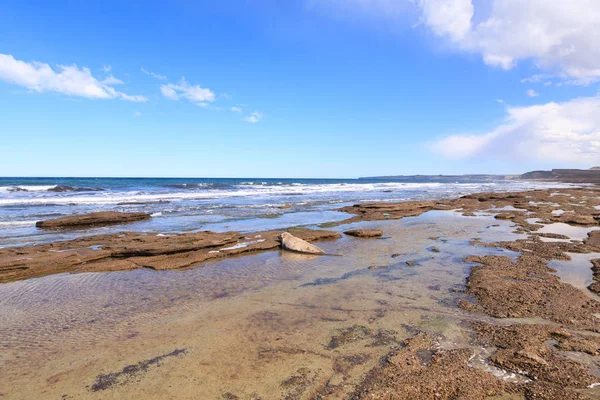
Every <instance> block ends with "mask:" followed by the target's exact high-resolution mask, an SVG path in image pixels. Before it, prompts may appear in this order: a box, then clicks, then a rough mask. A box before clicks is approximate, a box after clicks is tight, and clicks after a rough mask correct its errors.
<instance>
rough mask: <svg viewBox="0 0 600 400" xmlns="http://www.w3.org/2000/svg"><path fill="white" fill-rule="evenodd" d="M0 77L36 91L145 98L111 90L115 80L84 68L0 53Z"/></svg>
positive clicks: (139, 99) (80, 95) (73, 94)
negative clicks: (99, 77) (27, 59)
mask: <svg viewBox="0 0 600 400" xmlns="http://www.w3.org/2000/svg"><path fill="white" fill-rule="evenodd" d="M0 79H1V80H4V81H6V82H9V83H12V84H15V85H19V86H23V87H26V88H28V89H30V90H34V91H36V92H57V93H62V94H65V95H68V96H79V97H85V98H88V99H116V98H120V99H123V100H128V101H135V102H144V101H147V100H148V99H147V98H146V97H144V96H131V95H128V94H125V93H123V92H119V91H117V90H115V89H114V88H113V87H112V86H111V85H114V84H115V81H112V82H111V81H108V82H106V81H102V82H101V81H99V80H98V79H96V78H94V77H93V76H92V74H91V72H90V69H89V68H86V67H82V68H79V67H78V66H77V65H68V66H65V65H59V66H58V67H57V70H56V71H55V70H54V69H52V68H51V67H50V66H49V65H48V64H45V63H41V62H37V61H34V62H31V63H28V62H25V61H21V60H16V59H15V58H14V57H13V56H12V55H9V54H0ZM115 79H116V78H115ZM119 83H122V82H120V81H119Z"/></svg>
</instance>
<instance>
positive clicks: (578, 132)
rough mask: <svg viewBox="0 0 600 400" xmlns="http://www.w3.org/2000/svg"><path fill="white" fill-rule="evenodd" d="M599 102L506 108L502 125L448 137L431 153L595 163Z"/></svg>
mask: <svg viewBox="0 0 600 400" xmlns="http://www.w3.org/2000/svg"><path fill="white" fill-rule="evenodd" d="M598 110H600V97H598V96H597V97H583V98H578V99H574V100H571V101H567V102H564V103H554V102H550V103H546V104H540V105H534V106H528V107H509V108H507V116H506V118H505V120H504V122H503V123H502V124H500V125H499V126H497V127H496V128H495V129H493V130H491V131H489V132H484V133H482V134H475V135H472V134H469V135H465V134H458V135H451V136H448V137H446V138H444V139H442V140H440V141H438V142H436V143H435V144H433V145H432V150H433V151H435V152H437V153H439V154H442V155H443V156H445V157H447V158H449V159H466V158H486V159H489V158H504V159H508V160H511V161H525V160H527V161H538V162H543V163H546V164H549V163H553V162H554V163H558V162H563V163H569V164H571V165H579V166H589V165H596V164H598V163H599V162H600V112H598Z"/></svg>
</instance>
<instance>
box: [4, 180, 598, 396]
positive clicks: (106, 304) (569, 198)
mask: <svg viewBox="0 0 600 400" xmlns="http://www.w3.org/2000/svg"><path fill="white" fill-rule="evenodd" d="M599 206H600V190H597V189H595V188H581V189H576V188H572V189H550V190H536V191H526V192H513V193H483V194H475V195H467V196H464V197H461V198H457V199H449V200H439V201H425V202H421V201H419V202H402V203H390V202H386V203H360V204H359V205H357V206H350V207H344V208H342V209H341V210H340V211H339V212H346V213H347V218H346V219H345V220H342V221H339V222H335V223H328V224H326V225H325V226H324V227H323V231H320V230H318V229H315V230H307V229H306V230H298V229H296V230H291V231H292V232H294V233H295V234H297V235H300V236H301V235H305V236H304V237H305V238H307V239H309V240H316V242H315V244H317V245H318V246H319V247H321V248H322V249H323V250H324V251H326V253H328V254H332V255H335V256H330V255H326V256H320V257H319V256H310V255H303V254H295V253H290V252H284V251H282V250H279V249H278V248H277V244H276V241H275V239H273V235H274V234H275V233H273V232H262V233H257V234H256V235H253V237H249V236H248V235H247V234H245V235H239V234H237V235H236V234H222V233H221V234H208V233H205V234H203V236H202V237H196V238H195V239H194V240H196V241H194V240H188V239H190V237H187V236H185V235H193V234H183V235H184V236H183V238H185V240H182V237H181V236H172V237H160V239H161V243H160V245H157V244H156V242H155V240H150V241H148V240H149V239H148V240H140V237H139V236H140V235H139V234H127V233H121V234H115V235H105V236H88V237H85V238H82V239H78V240H73V241H67V242H56V243H53V244H44V245H39V246H34V247H30V246H28V247H20V248H19V247H9V248H5V249H2V250H0V251H1V252H2V253H1V254H2V256H1V257H0V259H1V260H2V264H1V266H0V278H2V280H3V282H5V283H3V284H2V285H1V286H0V307H2V310H3V312H2V313H1V314H0V315H1V318H2V321H1V324H0V326H1V333H2V334H1V337H2V343H1V345H2V348H3V352H2V354H3V355H2V362H3V364H4V366H5V367H4V368H3V371H4V372H3V375H4V379H3V380H2V386H1V388H0V393H2V396H3V397H4V398H7V399H24V398H63V399H86V398H90V399H104V398H107V399H108V398H142V397H143V398H155V399H168V398H171V399H176V398H177V399H182V398H183V399H198V398H202V399H318V398H327V399H405V398H406V399H409V398H410V399H431V398H444V399H445V398H464V399H481V398H502V399H505V398H506V399H513V398H514V399H522V398H525V399H540V398H544V399H556V398H561V399H571V398H573V399H576V398H600V391H599V390H600V388H598V387H597V383H598V382H600V371H599V368H598V364H597V363H598V355H599V352H600V337H598V332H600V321H599V320H598V318H597V315H600V302H599V301H598V297H597V296H596V295H595V294H594V292H597V290H598V289H597V284H595V282H596V281H595V279H594V278H595V275H594V274H595V273H596V272H597V268H596V265H597V262H596V261H595V260H596V259H599V258H600V242H599V240H600V231H598V229H600V226H599V224H598V221H597V220H596V218H597V217H598V216H599V215H600V210H598V208H600V207H599ZM124 227H125V228H126V226H124ZM349 229H380V230H381V231H382V232H383V235H382V236H381V237H372V238H361V237H355V236H350V235H346V234H344V233H343V232H344V231H347V230H349ZM315 232H317V233H316V234H315ZM319 232H321V233H319ZM257 235H260V236H261V237H262V236H263V235H264V239H265V241H264V242H259V243H256V242H257V238H256V236H257ZM155 237H156V236H154V238H155ZM119 239H122V242H121V243H119ZM163 239H164V240H163ZM217 239H218V240H217ZM321 239H326V240H324V241H322V240H321ZM207 240H211V241H212V242H211V244H210V246H207ZM183 242H185V243H188V244H189V245H190V246H192V247H187V248H183V247H182V248H180V249H179V250H178V251H177V252H172V253H168V252H165V251H164V248H166V247H171V248H172V247H173V245H175V244H179V245H180V244H181V243H183ZM136 243H137V245H136ZM165 243H168V245H167V244H165ZM240 243H241V244H246V245H244V246H241V245H239V244H240ZM236 245H237V247H235V246H236ZM95 246H97V247H95ZM231 247H235V249H234V250H236V249H239V251H231V250H224V251H223V250H222V249H223V248H225V249H227V248H231ZM124 248H127V249H128V251H129V252H128V253H125V252H123V249H124ZM219 248H220V249H221V252H220V253H210V254H219V257H217V258H215V259H212V258H202V257H205V256H206V255H207V254H209V251H216V250H214V249H219ZM83 249H85V251H84V250H83ZM161 249H163V250H161ZM208 249H212V250H208ZM142 250H143V251H145V252H146V253H144V254H142ZM242 250H243V251H242ZM119 251H120V253H119ZM228 251H231V254H227V253H228ZM94 252H96V253H98V254H94ZM57 254H58V255H59V256H56V255H57ZM74 254H77V256H76V257H75V256H74ZM184 256H185V258H186V259H188V260H189V259H191V260H192V263H191V264H193V265H190V264H189V263H188V264H185V263H182V262H181V260H182V258H183V257H184ZM157 257H158V258H157ZM171 257H173V258H174V260H177V261H176V262H169V259H170V258H171ZM190 257H191V258H190ZM74 259H76V260H77V261H76V262H75V261H73V260H74ZM141 259H146V260H145V261H140V260H141ZM24 260H28V262H25V261H24ZM151 264H152V265H154V267H153V266H152V265H151ZM27 265H31V266H32V267H31V268H29V269H27ZM37 265H39V266H40V267H35V266H37ZM44 265H45V266H47V267H48V266H52V267H51V268H50V267H48V268H42V267H41V266H44ZM161 266H166V267H164V268H163V267H161ZM592 267H594V268H592ZM15 271H21V272H19V274H20V275H19V274H16V272H15ZM107 271H111V272H107ZM9 281H12V282H9ZM588 287H589V289H588Z"/></svg>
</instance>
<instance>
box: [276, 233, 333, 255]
mask: <svg viewBox="0 0 600 400" xmlns="http://www.w3.org/2000/svg"><path fill="white" fill-rule="evenodd" d="M279 240H280V241H281V248H282V249H284V250H288V251H295V252H296V253H304V254H315V255H323V254H325V252H324V251H323V250H321V249H320V248H318V247H317V246H315V245H314V244H310V243H308V242H307V241H306V240H302V239H300V238H297V237H295V236H294V235H292V234H290V233H288V232H283V233H282V234H280V235H279Z"/></svg>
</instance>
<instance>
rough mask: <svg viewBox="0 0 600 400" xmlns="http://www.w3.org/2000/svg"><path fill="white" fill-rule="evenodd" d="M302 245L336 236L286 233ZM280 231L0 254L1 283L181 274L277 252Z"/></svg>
mask: <svg viewBox="0 0 600 400" xmlns="http://www.w3.org/2000/svg"><path fill="white" fill-rule="evenodd" d="M287 231H288V232H290V233H292V234H293V235H294V236H295V237H297V238H300V239H302V240H306V241H307V242H314V241H319V240H331V239H338V238H340V237H341V235H340V234H339V233H338V232H333V231H326V230H310V229H302V228H292V229H288V230H287ZM283 232H284V231H266V232H254V233H248V234H241V233H238V232H224V233H215V232H210V231H204V232H193V233H184V234H173V235H168V234H156V233H153V234H145V233H135V232H122V233H117V234H109V235H96V236H88V237H82V238H79V239H74V240H68V241H62V242H55V243H48V244H40V245H35V246H24V247H8V248H4V249H0V283H5V282H11V281H17V280H22V279H28V278H36V277H41V276H45V275H50V274H57V273H63V272H107V271H124V270H132V269H137V268H151V269H155V270H169V269H182V268H187V267H194V266H198V265H200V264H202V263H204V262H207V261H211V260H218V259H222V258H226V257H232V256H237V255H241V254H245V253H251V252H259V251H268V250H275V249H277V248H279V246H280V241H279V235H280V234H282V233H283Z"/></svg>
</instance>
